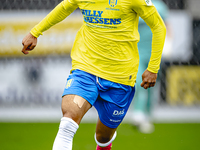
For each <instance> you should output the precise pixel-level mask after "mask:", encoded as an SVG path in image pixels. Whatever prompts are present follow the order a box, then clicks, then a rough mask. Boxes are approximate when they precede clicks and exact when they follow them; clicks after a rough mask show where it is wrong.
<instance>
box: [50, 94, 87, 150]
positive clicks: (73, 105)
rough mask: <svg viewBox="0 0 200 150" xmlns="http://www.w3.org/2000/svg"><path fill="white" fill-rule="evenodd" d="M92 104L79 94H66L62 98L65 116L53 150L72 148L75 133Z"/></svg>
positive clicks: (69, 149)
mask: <svg viewBox="0 0 200 150" xmlns="http://www.w3.org/2000/svg"><path fill="white" fill-rule="evenodd" d="M90 108H91V104H90V103H89V102H88V101H86V100H85V99H84V98H82V97H80V96H77V95H65V96H64V97H63V100H62V112H63V118H62V119H61V122H60V126H59V131H58V133H57V136H56V138H55V141H54V145H53V150H71V149H72V142H73V137H74V134H75V133H76V131H77V129H78V127H79V123H80V121H81V119H82V118H83V116H84V114H85V113H86V112H87V111H88V110H89V109H90Z"/></svg>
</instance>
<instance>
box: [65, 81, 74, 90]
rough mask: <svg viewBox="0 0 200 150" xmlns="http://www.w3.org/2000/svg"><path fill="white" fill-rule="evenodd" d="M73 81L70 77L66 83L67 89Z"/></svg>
mask: <svg viewBox="0 0 200 150" xmlns="http://www.w3.org/2000/svg"><path fill="white" fill-rule="evenodd" d="M72 81H73V79H69V80H68V81H67V84H66V87H65V88H66V89H68V88H69V87H70V86H71V84H72Z"/></svg>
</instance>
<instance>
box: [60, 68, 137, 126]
mask: <svg viewBox="0 0 200 150" xmlns="http://www.w3.org/2000/svg"><path fill="white" fill-rule="evenodd" d="M68 94H74V95H79V96H81V97H83V98H84V99H86V100H87V101H88V102H89V103H90V104H91V105H92V106H94V107H95V108H96V110H97V112H98V115H99V119H100V120H101V122H102V123H103V124H104V125H106V126H108V127H110V128H117V127H118V126H119V124H120V123H121V122H122V120H123V118H124V117H125V115H126V113H127V111H128V108H129V106H130V104H131V102H132V99H133V96H134V94H135V87H131V86H127V85H123V84H119V83H115V82H111V81H108V80H105V79H102V78H100V77H97V76H95V75H92V74H90V73H87V72H85V71H81V70H78V69H77V70H74V71H72V74H70V75H69V77H68V79H67V82H66V86H65V89H64V92H63V96H64V95H68Z"/></svg>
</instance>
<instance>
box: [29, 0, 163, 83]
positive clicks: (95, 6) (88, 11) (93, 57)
mask: <svg viewBox="0 0 200 150" xmlns="http://www.w3.org/2000/svg"><path fill="white" fill-rule="evenodd" d="M76 8H79V9H80V10H81V13H82V15H83V19H84V23H83V25H82V27H81V28H80V30H79V31H78V33H77V35H76V38H75V41H74V45H73V48H72V50H71V58H72V70H74V69H80V70H83V71H86V72H88V73H91V74H93V75H96V76H98V77H101V78H104V79H107V80H110V81H112V82H116V83H120V84H125V85H130V86H134V84H135V80H136V75H137V71H138V66H139V54H138V49H137V43H138V41H139V33H138V21H139V16H140V17H142V18H143V19H144V20H146V22H147V24H148V25H149V26H150V27H151V29H152V32H153V35H154V37H153V41H152V56H151V59H150V62H149V66H148V70H149V71H151V72H154V73H157V72H158V70H159V65H160V60H161V55H162V49H163V45H164V40H165V34H166V33H165V32H166V31H165V30H166V29H165V25H164V23H163V21H162V19H161V18H160V16H159V14H158V13H157V10H156V8H155V7H154V5H153V4H152V2H151V0H64V1H63V2H61V3H60V4H59V5H58V6H57V7H56V8H55V9H54V10H52V11H51V13H50V14H49V15H47V17H46V18H44V19H43V20H42V21H41V22H40V23H39V24H38V25H36V26H35V27H34V28H33V29H32V30H31V34H32V35H34V36H35V37H38V36H39V35H40V34H42V32H44V31H45V30H47V29H49V28H50V27H51V26H53V25H54V24H56V23H58V22H60V21H62V20H63V19H65V18H66V17H67V16H68V15H69V14H70V13H71V12H73V11H74V10H75V9H76Z"/></svg>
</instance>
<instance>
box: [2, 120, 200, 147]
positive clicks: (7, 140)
mask: <svg viewBox="0 0 200 150" xmlns="http://www.w3.org/2000/svg"><path fill="white" fill-rule="evenodd" d="M58 126H59V124H58V123H0V150H51V149H52V144H53V141H54V138H55V136H56V133H57V130H58ZM94 133H95V124H86V123H83V124H81V125H80V127H79V129H78V131H77V134H76V135H75V137H74V141H73V150H95V148H96V144H95V141H94ZM199 149H200V124H189V123H188V124H155V131H154V133H152V134H142V133H140V132H139V131H137V130H136V129H135V128H134V127H132V126H131V125H129V124H122V125H120V126H119V128H118V131H117V137H116V139H115V141H114V142H113V148H112V150H199Z"/></svg>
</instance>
